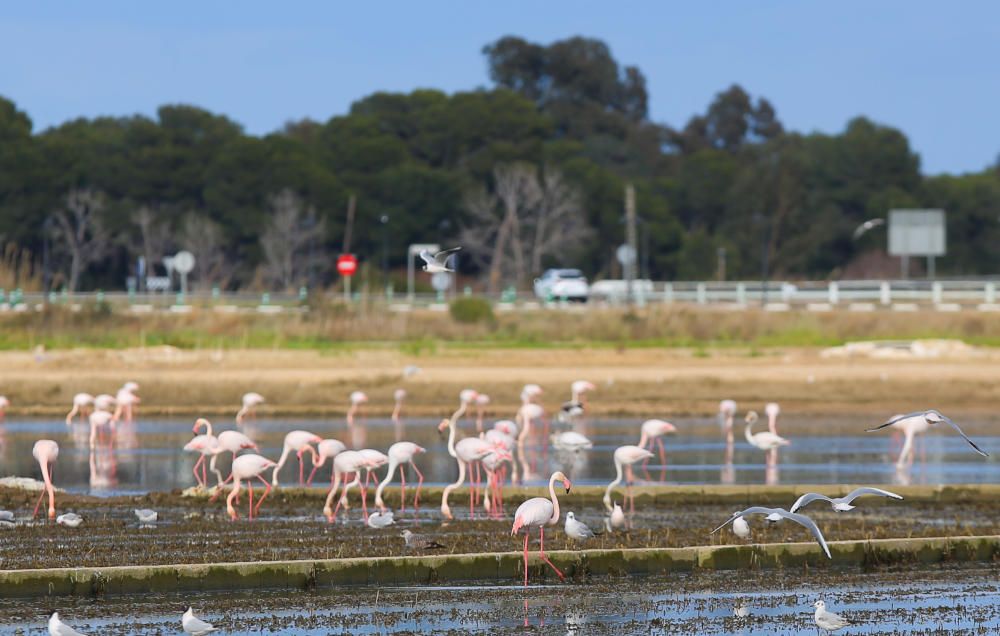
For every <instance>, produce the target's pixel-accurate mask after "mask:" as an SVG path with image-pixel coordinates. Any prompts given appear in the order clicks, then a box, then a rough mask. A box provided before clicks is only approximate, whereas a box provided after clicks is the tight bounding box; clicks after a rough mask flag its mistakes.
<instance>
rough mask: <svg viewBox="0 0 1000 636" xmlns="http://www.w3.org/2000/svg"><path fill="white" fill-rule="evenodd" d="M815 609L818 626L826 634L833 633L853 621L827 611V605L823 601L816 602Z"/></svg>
mask: <svg viewBox="0 0 1000 636" xmlns="http://www.w3.org/2000/svg"><path fill="white" fill-rule="evenodd" d="M813 607H815V608H816V616H815V620H816V626H817V627H819V628H820V629H822V630H823V631H824V632H827V633H832V632H835V631H837V630H838V629H843V628H845V627H847V626H848V625H850V624H851V621H849V620H847V619H846V618H844V617H843V616H841V615H839V614H834V613H833V612H828V611H826V603H824V602H823V601H816V602H815V603H813Z"/></svg>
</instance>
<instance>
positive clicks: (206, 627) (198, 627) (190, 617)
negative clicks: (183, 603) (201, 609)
mask: <svg viewBox="0 0 1000 636" xmlns="http://www.w3.org/2000/svg"><path fill="white" fill-rule="evenodd" d="M181 626H182V627H183V628H184V632H185V633H187V634H193V635H194V636H203V635H204V634H211V633H212V632H215V631H218V628H217V627H213V626H212V624H211V623H206V622H205V621H203V620H201V619H200V618H198V617H197V616H195V615H194V610H193V609H192V608H190V607H189V608H187V611H186V612H184V616H182V617H181Z"/></svg>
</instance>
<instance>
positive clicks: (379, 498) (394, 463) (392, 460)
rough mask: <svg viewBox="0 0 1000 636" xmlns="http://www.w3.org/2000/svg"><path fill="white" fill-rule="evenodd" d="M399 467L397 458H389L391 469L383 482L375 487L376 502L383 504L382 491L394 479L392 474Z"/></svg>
mask: <svg viewBox="0 0 1000 636" xmlns="http://www.w3.org/2000/svg"><path fill="white" fill-rule="evenodd" d="M397 467H399V462H398V461H396V459H395V458H393V457H390V458H389V470H388V472H386V474H385V479H383V480H382V481H381V482H379V485H378V488H376V489H375V503H376V504H377V505H381V504H382V491H383V490H385V487H386V486H388V485H389V482H391V481H392V476H393V475H394V474H396V468H397Z"/></svg>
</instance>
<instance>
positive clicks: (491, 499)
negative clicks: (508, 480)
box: [480, 450, 513, 519]
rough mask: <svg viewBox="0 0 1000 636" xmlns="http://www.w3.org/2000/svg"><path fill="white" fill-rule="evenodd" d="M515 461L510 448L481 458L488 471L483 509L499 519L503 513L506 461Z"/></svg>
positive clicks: (484, 468) (484, 467)
mask: <svg viewBox="0 0 1000 636" xmlns="http://www.w3.org/2000/svg"><path fill="white" fill-rule="evenodd" d="M511 461H513V457H512V456H511V454H510V451H509V450H498V451H496V452H493V453H490V454H489V455H487V456H486V457H483V458H482V459H481V460H480V463H481V464H482V465H483V470H485V471H486V492H487V493H488V494H487V495H486V496H485V497H483V510H485V511H486V513H487V514H488V515H491V516H493V517H496V518H497V519H499V518H500V516H501V515H502V514H503V469H502V468H501V466H502V465H503V463H504V462H511Z"/></svg>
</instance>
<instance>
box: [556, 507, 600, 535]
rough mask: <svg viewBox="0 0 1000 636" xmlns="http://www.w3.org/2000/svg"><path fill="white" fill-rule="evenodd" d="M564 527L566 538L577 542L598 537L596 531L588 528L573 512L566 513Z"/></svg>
mask: <svg viewBox="0 0 1000 636" xmlns="http://www.w3.org/2000/svg"><path fill="white" fill-rule="evenodd" d="M564 527H565V530H566V536H567V537H570V538H571V539H576V540H577V541H586V540H587V539H593V538H594V537H595V536H596V535H595V534H594V531H593V530H591V529H590V528H589V527H587V524H585V523H584V522H582V521H579V520H577V518H576V515H575V514H573V513H572V512H567V513H566V525H565V526H564Z"/></svg>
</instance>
